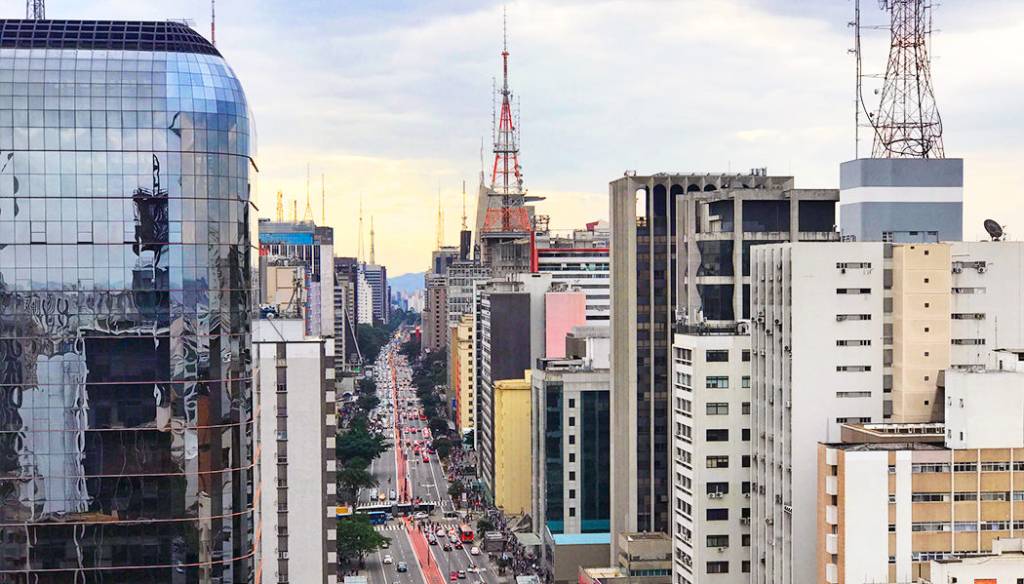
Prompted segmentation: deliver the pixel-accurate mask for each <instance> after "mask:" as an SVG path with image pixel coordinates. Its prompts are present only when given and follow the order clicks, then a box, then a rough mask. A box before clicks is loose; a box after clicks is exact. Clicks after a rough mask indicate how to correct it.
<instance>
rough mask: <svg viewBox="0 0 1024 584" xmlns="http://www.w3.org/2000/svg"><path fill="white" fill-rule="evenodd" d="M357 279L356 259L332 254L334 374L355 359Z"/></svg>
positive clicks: (357, 300)
mask: <svg viewBox="0 0 1024 584" xmlns="http://www.w3.org/2000/svg"><path fill="white" fill-rule="evenodd" d="M358 282H359V261H358V260H356V258H352V257H336V258H334V354H335V363H334V369H335V371H336V372H337V376H338V377H340V376H341V375H342V374H344V373H345V372H347V371H348V370H349V369H350V368H351V367H352V366H353V365H355V364H357V363H358V362H359V356H360V355H359V347H358V342H357V340H356V328H357V327H358V326H359V320H358V310H359V285H358Z"/></svg>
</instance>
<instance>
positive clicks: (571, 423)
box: [569, 416, 576, 427]
mask: <svg viewBox="0 0 1024 584" xmlns="http://www.w3.org/2000/svg"><path fill="white" fill-rule="evenodd" d="M575 425H576V416H569V426H570V427H572V426H575Z"/></svg>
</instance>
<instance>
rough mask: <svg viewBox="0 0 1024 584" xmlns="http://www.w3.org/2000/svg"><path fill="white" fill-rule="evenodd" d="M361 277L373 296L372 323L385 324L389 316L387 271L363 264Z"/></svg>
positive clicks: (389, 300)
mask: <svg viewBox="0 0 1024 584" xmlns="http://www.w3.org/2000/svg"><path fill="white" fill-rule="evenodd" d="M363 275H364V276H366V282H367V283H368V284H369V285H370V290H371V293H372V294H373V322H374V323H384V324H387V322H388V318H389V317H390V316H391V312H390V311H391V288H390V287H389V286H388V269H387V268H386V267H384V266H380V265H377V264H363Z"/></svg>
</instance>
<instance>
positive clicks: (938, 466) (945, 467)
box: [910, 463, 949, 472]
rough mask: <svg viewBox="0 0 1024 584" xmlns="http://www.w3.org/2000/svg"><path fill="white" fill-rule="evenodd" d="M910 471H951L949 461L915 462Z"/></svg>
mask: <svg viewBox="0 0 1024 584" xmlns="http://www.w3.org/2000/svg"><path fill="white" fill-rule="evenodd" d="M910 472H949V464H948V463H929V464H913V465H911V466H910Z"/></svg>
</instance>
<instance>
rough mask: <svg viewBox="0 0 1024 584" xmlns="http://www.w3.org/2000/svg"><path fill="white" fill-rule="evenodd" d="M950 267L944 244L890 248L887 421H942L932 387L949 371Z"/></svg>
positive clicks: (946, 247) (934, 390)
mask: <svg viewBox="0 0 1024 584" xmlns="http://www.w3.org/2000/svg"><path fill="white" fill-rule="evenodd" d="M950 265H951V258H950V246H949V245H948V244H943V243H935V244H913V245H897V246H894V247H893V258H892V267H893V269H892V348H893V355H892V363H893V369H892V377H893V379H892V382H893V383H892V419H893V421H898V422H904V423H916V422H934V421H941V420H942V400H941V398H940V397H939V393H938V388H937V383H936V382H937V381H938V378H939V372H940V371H941V370H943V369H945V368H947V367H949V366H950V314H951V313H952V312H953V310H952V308H951V304H952V295H951V293H950V290H951V288H952V285H953V284H952V277H951V273H950Z"/></svg>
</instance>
